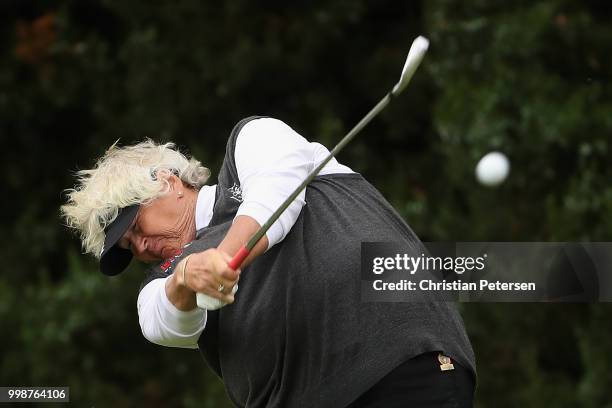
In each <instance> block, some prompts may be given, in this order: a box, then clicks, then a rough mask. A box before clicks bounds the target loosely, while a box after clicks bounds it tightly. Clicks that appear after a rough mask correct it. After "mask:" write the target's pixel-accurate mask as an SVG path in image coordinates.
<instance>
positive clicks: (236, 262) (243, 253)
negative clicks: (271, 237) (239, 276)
mask: <svg viewBox="0 0 612 408" xmlns="http://www.w3.org/2000/svg"><path fill="white" fill-rule="evenodd" d="M249 253H251V251H249V250H248V249H247V248H246V247H245V246H242V247H241V248H240V250H239V251H238V253H237V254H236V255H234V257H233V258H232V260H231V261H229V267H230V268H232V269H234V270H236V269H238V268H240V265H242V262H244V260H245V259H246V257H247V256H249Z"/></svg>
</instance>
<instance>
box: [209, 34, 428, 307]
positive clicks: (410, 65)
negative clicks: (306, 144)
mask: <svg viewBox="0 0 612 408" xmlns="http://www.w3.org/2000/svg"><path fill="white" fill-rule="evenodd" d="M428 47H429V41H428V40H427V39H426V38H425V37H422V36H419V37H417V38H416V39H415V40H414V41H413V42H412V46H411V47H410V51H409V52H408V57H407V58H406V63H405V64H404V68H403V69H402V75H401V76H400V80H399V81H398V82H397V84H395V86H394V87H393V88H392V89H391V91H390V92H388V93H387V94H386V95H385V96H384V97H383V98H382V99H381V100H380V102H378V103H377V104H376V106H374V108H372V110H370V112H368V113H367V114H366V115H365V116H364V117H363V119H361V120H360V121H359V123H357V125H355V127H353V129H351V131H350V132H348V133H347V134H346V136H344V137H343V138H342V140H340V142H339V143H338V144H337V145H336V146H335V147H334V148H333V150H332V151H331V152H330V153H329V155H328V156H327V157H326V158H325V160H323V161H322V162H321V163H320V164H319V165H318V166H317V167H316V168H315V169H314V170H312V172H310V174H309V175H308V176H307V177H306V178H305V179H304V181H303V182H302V183H301V184H300V185H299V186H298V187H297V188H296V189H295V191H294V192H293V193H291V195H290V196H289V197H287V199H286V200H285V201H284V202H283V203H282V204H281V205H280V207H279V208H278V209H277V210H276V211H275V212H274V213H273V214H272V215H271V216H270V218H269V219H268V221H266V223H265V224H264V225H262V226H261V228H259V230H258V231H257V232H256V233H255V234H254V235H253V236H252V237H251V239H250V240H249V242H247V243H246V244H245V245H243V246H242V247H241V248H240V250H239V251H238V252H237V253H236V255H234V257H233V258H232V260H231V261H230V262H229V267H230V268H232V269H238V268H240V265H242V262H243V261H244V260H245V259H246V257H247V256H248V255H249V253H250V252H251V250H252V249H253V248H254V247H255V245H257V242H259V240H260V239H261V237H263V236H264V234H265V233H266V232H267V231H268V229H269V228H270V227H271V226H272V224H274V222H275V221H276V220H277V219H278V217H280V215H281V214H282V213H283V212H284V211H285V210H286V209H287V207H289V205H290V204H291V203H292V202H293V200H294V199H295V198H296V197H297V196H298V195H299V194H300V193H301V192H302V190H304V189H305V188H306V186H307V185H308V184H309V183H310V182H311V181H312V180H313V179H314V178H315V177H316V176H317V175H318V174H319V172H320V171H321V169H323V167H325V165H326V164H327V163H329V161H330V160H331V159H332V158H333V157H334V156H336V155H337V154H338V153H339V152H340V151H341V150H342V149H343V148H344V146H346V145H347V144H348V143H349V142H350V141H351V140H352V139H353V138H354V137H355V136H356V135H357V134H358V133H359V132H360V131H361V130H362V129H363V128H364V127H365V126H366V125H367V124H368V123H369V122H370V121H371V120H372V119H373V118H374V117H375V116H376V115H378V114H379V113H380V112H381V111H382V110H383V109H384V108H385V107H386V106H387V105H388V104H389V102H390V101H391V100H392V99H393V98H394V97H396V96H397V95H399V94H400V93H401V92H402V91H403V90H404V89H405V88H406V86H407V85H408V83H409V82H410V79H411V78H412V76H413V75H414V73H415V71H416V70H417V68H418V66H419V64H420V63H421V61H422V60H423V56H424V55H425V52H426V51H427V48H428ZM197 303H198V307H200V308H202V309H209V310H214V309H218V308H219V307H221V306H223V303H222V302H221V301H219V300H218V299H216V298H213V297H210V296H208V295H205V294H203V293H198V294H197ZM215 306H218V307H215Z"/></svg>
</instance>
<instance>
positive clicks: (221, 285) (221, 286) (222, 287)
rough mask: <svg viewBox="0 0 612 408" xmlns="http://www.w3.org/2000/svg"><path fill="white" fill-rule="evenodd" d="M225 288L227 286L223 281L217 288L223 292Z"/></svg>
mask: <svg viewBox="0 0 612 408" xmlns="http://www.w3.org/2000/svg"><path fill="white" fill-rule="evenodd" d="M224 289H225V286H223V284H222V283H220V284H219V287H218V288H217V290H218V291H219V292H223V290H224Z"/></svg>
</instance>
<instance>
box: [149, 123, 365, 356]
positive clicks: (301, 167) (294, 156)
mask: <svg viewBox="0 0 612 408" xmlns="http://www.w3.org/2000/svg"><path fill="white" fill-rule="evenodd" d="M328 154H329V150H327V148H325V147H324V146H323V145H321V144H319V143H311V142H308V141H307V140H306V139H305V138H304V137H302V136H300V135H299V134H298V133H297V132H295V131H294V130H293V129H291V128H290V127H289V126H288V125H286V124H285V123H283V122H282V121H280V120H277V119H272V118H261V119H255V120H252V121H250V122H248V123H247V124H246V125H244V127H243V128H242V129H241V131H240V133H239V134H238V137H237V139H236V150H235V152H234V155H235V160H236V168H237V170H238V178H239V180H240V187H241V189H242V199H243V201H242V203H241V205H240V206H239V207H238V211H237V213H236V217H237V216H239V215H247V216H249V217H252V218H254V219H255V220H256V221H257V222H258V223H259V225H263V224H264V223H265V222H266V221H267V220H268V218H269V217H270V215H272V213H273V212H274V211H275V210H276V209H277V208H278V207H279V206H280V204H281V203H282V202H283V201H284V200H285V199H286V198H287V197H288V196H289V195H290V194H291V193H292V192H293V191H294V190H295V188H296V187H297V186H298V185H299V184H300V183H301V182H302V181H303V180H304V179H305V178H306V176H307V175H308V174H309V173H310V172H311V171H312V170H313V169H314V168H315V167H316V166H317V165H318V164H319V163H321V161H323V159H324V158H325V157H326V156H327V155H328ZM352 172H353V171H352V170H351V169H350V168H348V167H347V166H344V165H341V164H339V163H338V162H337V161H336V159H335V158H334V159H332V160H331V161H330V162H329V163H328V164H327V165H326V166H325V167H324V168H323V170H322V171H321V172H320V173H319V174H321V175H324V174H334V173H352ZM215 192H216V186H203V187H202V188H201V189H200V192H199V193H198V199H197V203H196V220H195V221H196V229H201V228H204V227H206V226H207V225H208V224H209V223H210V220H211V218H212V214H213V205H214V202H215ZM305 195H306V193H305V191H302V192H301V193H300V195H298V197H297V198H296V199H295V200H294V201H293V203H292V204H291V205H290V206H289V208H287V210H285V212H284V213H283V214H282V215H281V216H280V217H279V219H278V220H277V221H276V222H275V223H274V224H273V225H272V227H271V228H270V229H269V230H268V231H267V233H266V236H267V238H268V249H269V248H271V247H272V246H273V245H275V244H277V243H279V242H281V241H282V240H283V239H284V238H285V236H287V234H288V233H289V231H290V230H291V227H292V226H293V224H295V221H296V220H297V218H298V216H299V215H300V212H301V210H302V207H303V206H304V205H305V204H306V202H305ZM166 279H168V278H164V279H155V280H153V281H151V282H149V284H147V285H146V286H145V287H144V288H143V289H142V290H141V291H140V294H139V295H138V302H137V306H138V316H139V322H140V327H141V329H142V333H143V335H144V337H145V338H147V339H148V340H149V341H151V342H153V343H156V344H159V345H162V346H168V347H183V348H197V347H198V345H197V342H198V338H199V337H200V334H201V333H202V331H203V330H204V327H205V326H206V311H205V310H202V309H199V308H195V309H194V310H191V311H188V312H185V311H181V310H179V309H177V308H176V307H175V306H174V305H173V304H172V303H171V302H170V300H168V296H167V294H166V289H165V288H166ZM237 296H239V295H237Z"/></svg>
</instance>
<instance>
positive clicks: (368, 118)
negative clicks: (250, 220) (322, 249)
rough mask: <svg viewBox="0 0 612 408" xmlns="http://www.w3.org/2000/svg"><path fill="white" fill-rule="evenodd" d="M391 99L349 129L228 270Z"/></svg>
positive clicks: (247, 244)
mask: <svg viewBox="0 0 612 408" xmlns="http://www.w3.org/2000/svg"><path fill="white" fill-rule="evenodd" d="M392 97H393V93H392V92H389V93H387V94H386V95H385V97H384V98H382V99H381V100H380V102H378V103H377V104H376V106H374V108H372V110H370V111H369V112H368V113H367V114H366V115H365V116H364V117H363V119H361V120H360V121H359V123H357V125H355V127H353V129H351V131H350V132H348V133H347V134H346V136H344V137H343V138H342V140H340V142H338V144H337V145H336V146H335V147H334V148H333V149H332V151H331V152H330V153H329V154H328V155H327V157H326V158H325V159H324V160H323V161H322V162H321V163H319V165H318V166H317V167H315V168H314V169H313V170H312V171H311V172H310V174H308V176H307V177H306V178H305V179H304V181H302V183H301V184H300V185H299V186H298V187H297V188H296V189H295V190H294V191H293V193H291V195H290V196H289V197H287V199H286V200H285V201H284V202H283V203H282V204H281V205H280V207H278V209H277V210H276V211H274V213H273V214H272V215H271V216H270V218H268V221H266V223H265V224H264V225H262V226H261V228H259V230H257V232H256V233H255V234H254V235H253V236H252V237H251V239H249V242H247V243H246V245H244V246H242V247H241V248H240V250H239V251H238V252H237V253H236V255H234V257H233V258H232V260H231V261H230V262H229V267H230V268H232V269H238V268H240V265H242V262H244V260H245V259H246V257H247V256H249V253H250V252H251V250H252V249H253V248H254V247H255V245H257V243H258V242H259V240H260V239H261V238H262V237H263V236H264V234H265V233H266V232H267V231H268V229H270V227H271V226H272V224H274V222H275V221H276V220H277V219H278V218H279V217H280V216H281V214H282V213H283V212H284V211H285V210H286V209H287V207H289V206H290V205H291V203H292V202H293V200H295V198H296V197H297V196H298V195H299V194H300V193H301V192H302V190H304V189H305V188H306V186H307V185H308V184H309V183H310V182H311V181H312V180H313V179H314V178H315V177H316V176H317V175H318V174H319V172H320V171H321V170H322V169H323V167H325V165H326V164H327V163H329V161H330V160H331V159H332V158H333V157H334V156H336V155H337V154H338V153H339V152H340V151H341V150H342V149H343V148H344V147H345V146H346V145H347V144H348V143H349V142H350V141H351V140H352V139H353V138H354V137H355V136H356V135H357V134H358V133H359V132H360V131H361V129H363V128H364V127H365V126H366V125H367V124H368V123H370V121H371V120H372V119H373V118H374V117H375V116H376V115H378V114H379V113H380V111H382V110H383V109H384V108H385V106H387V105H388V104H389V101H391V98H392Z"/></svg>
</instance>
